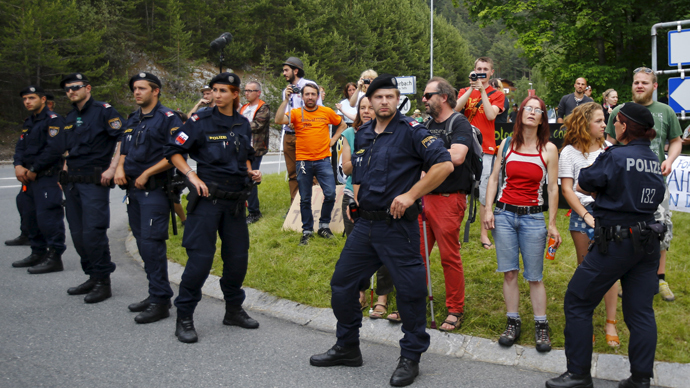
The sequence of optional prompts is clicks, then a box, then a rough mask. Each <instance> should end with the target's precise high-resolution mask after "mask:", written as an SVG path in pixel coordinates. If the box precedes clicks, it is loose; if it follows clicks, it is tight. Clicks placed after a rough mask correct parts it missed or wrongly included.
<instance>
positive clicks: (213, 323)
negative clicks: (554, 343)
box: [0, 166, 616, 388]
mask: <svg viewBox="0 0 690 388" xmlns="http://www.w3.org/2000/svg"><path fill="white" fill-rule="evenodd" d="M12 174H13V169H12V167H10V166H3V167H0V193H2V194H4V195H3V196H2V197H0V212H2V214H3V215H4V217H3V221H2V223H3V228H2V229H1V231H0V241H4V240H6V239H9V238H12V237H15V236H16V235H17V234H18V226H17V225H18V222H19V221H18V220H19V217H18V215H17V212H16V208H15V202H14V198H15V194H16V192H17V191H18V188H13V187H9V188H8V186H12V185H16V183H15V182H16V181H14V182H13V181H12V180H9V179H2V178H7V177H11V176H12ZM122 196H123V193H122V191H120V190H119V189H115V190H113V191H112V196H111V206H112V218H111V229H110V233H109V236H110V246H111V253H112V257H113V261H114V262H115V263H116V264H117V270H116V271H115V273H114V274H113V276H112V283H113V295H114V296H113V297H112V298H110V299H108V300H107V301H105V302H103V303H99V304H96V305H87V304H85V303H84V302H83V297H79V296H69V295H67V293H66V290H67V288H68V287H70V286H74V285H76V284H79V283H81V282H82V281H83V280H85V277H84V275H83V273H82V272H81V269H80V267H79V260H78V257H77V255H76V253H75V251H74V249H73V248H72V245H71V241H69V236H68V248H67V252H65V255H64V256H63V258H64V262H65V271H64V272H60V273H55V274H46V275H29V274H27V272H26V270H24V269H15V268H12V267H11V266H10V263H11V262H12V261H14V260H18V259H21V258H23V257H25V256H26V255H27V254H28V253H29V248H28V247H4V246H2V248H1V249H2V252H3V254H2V255H0V328H1V329H0V387H3V388H4V387H11V388H17V387H32V388H33V387H166V388H169V387H220V386H223V387H226V386H229V387H386V386H388V379H389V377H390V374H391V373H392V371H393V369H394V366H395V364H396V360H397V357H398V355H399V349H398V348H395V347H389V346H384V345H378V344H373V343H368V342H364V343H363V344H362V352H363V353H364V358H365V363H364V366H363V367H361V368H347V367H335V368H314V367H311V366H309V362H308V359H309V356H310V355H311V354H313V353H317V352H322V351H325V350H326V349H328V348H329V347H330V346H331V345H332V344H333V343H334V336H333V334H330V333H323V332H319V331H315V330H313V329H310V328H306V327H302V326H299V325H296V324H292V323H288V322H286V321H283V320H280V319H276V318H272V317H268V316H264V315H262V314H259V313H251V312H250V313H251V315H252V316H254V317H255V318H257V319H258V320H259V322H260V323H261V328H259V329H258V330H252V331H249V330H244V329H240V328H237V327H227V326H223V325H222V323H221V321H222V318H223V312H224V304H223V303H222V302H220V301H218V300H213V299H210V298H204V299H203V300H202V301H201V303H200V304H199V307H198V309H197V312H196V315H195V321H196V326H197V330H198V332H199V335H200V342H199V343H196V344H191V345H189V344H182V343H180V342H178V341H177V340H176V338H175V336H174V325H175V322H174V314H175V313H174V308H173V311H172V313H173V317H171V318H169V319H166V320H163V321H160V322H156V323H153V324H148V325H137V324H136V323H135V322H134V320H133V318H134V314H133V313H130V312H129V311H128V310H127V305H128V304H129V303H132V302H135V301H138V300H141V299H143V298H144V297H145V296H146V295H145V293H146V289H147V285H146V284H147V283H146V276H145V274H144V272H143V270H142V268H141V267H140V266H139V265H138V264H136V263H135V262H134V261H133V260H132V259H131V258H130V257H129V256H128V255H127V253H126V252H125V250H124V239H125V237H126V235H127V233H128V229H127V222H126V214H125V212H124V205H123V204H122V203H121V200H122ZM175 291H177V290H176V289H175ZM421 371H422V374H421V375H420V377H419V378H418V379H417V383H416V384H415V385H414V386H416V387H473V388H479V387H486V388H495V387H543V386H544V380H545V379H547V378H549V377H551V375H549V374H546V373H538V372H534V371H525V370H520V369H517V368H514V367H506V366H500V365H493V364H488V363H479V362H471V361H465V360H458V359H456V358H451V357H444V356H440V355H434V354H427V355H424V357H423V359H422V365H421ZM615 386H616V385H615V383H614V382H610V381H599V382H597V387H615Z"/></svg>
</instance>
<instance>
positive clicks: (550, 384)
mask: <svg viewBox="0 0 690 388" xmlns="http://www.w3.org/2000/svg"><path fill="white" fill-rule="evenodd" d="M593 387H594V384H593V383H592V376H590V375H576V374H575V373H570V372H565V373H563V374H562V375H560V376H558V377H554V378H553V379H550V380H547V381H546V388H593Z"/></svg>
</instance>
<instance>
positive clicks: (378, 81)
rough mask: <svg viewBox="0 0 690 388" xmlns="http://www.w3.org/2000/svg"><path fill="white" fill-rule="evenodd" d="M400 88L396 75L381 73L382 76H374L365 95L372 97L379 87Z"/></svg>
mask: <svg viewBox="0 0 690 388" xmlns="http://www.w3.org/2000/svg"><path fill="white" fill-rule="evenodd" d="M397 88H398V81H397V80H396V79H395V76H394V75H390V74H381V75H380V76H378V77H376V78H374V80H373V81H371V85H369V88H368V89H367V93H366V94H365V96H366V97H367V98H371V96H372V95H373V94H374V92H376V91H377V90H379V89H397Z"/></svg>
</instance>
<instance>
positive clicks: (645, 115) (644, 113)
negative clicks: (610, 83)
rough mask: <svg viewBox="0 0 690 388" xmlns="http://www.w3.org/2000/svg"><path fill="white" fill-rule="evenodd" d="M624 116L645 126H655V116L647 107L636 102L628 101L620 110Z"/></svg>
mask: <svg viewBox="0 0 690 388" xmlns="http://www.w3.org/2000/svg"><path fill="white" fill-rule="evenodd" d="M619 112H620V113H621V114H622V115H623V116H625V117H627V118H629V119H630V120H632V121H634V122H636V123H638V124H640V125H642V126H644V127H645V128H654V117H652V113H651V112H650V111H649V109H647V107H645V106H643V105H640V104H636V103H634V102H626V103H625V104H623V106H621V109H620V111H619Z"/></svg>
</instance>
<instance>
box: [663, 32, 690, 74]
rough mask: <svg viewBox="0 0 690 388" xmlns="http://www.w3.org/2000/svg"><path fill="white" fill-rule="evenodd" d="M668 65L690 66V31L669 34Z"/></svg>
mask: <svg viewBox="0 0 690 388" xmlns="http://www.w3.org/2000/svg"><path fill="white" fill-rule="evenodd" d="M668 65H669V66H678V65H681V66H685V65H690V30H680V31H669V32H668Z"/></svg>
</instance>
